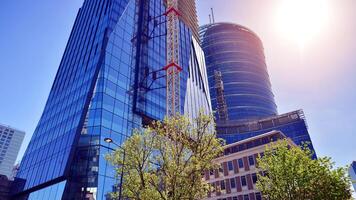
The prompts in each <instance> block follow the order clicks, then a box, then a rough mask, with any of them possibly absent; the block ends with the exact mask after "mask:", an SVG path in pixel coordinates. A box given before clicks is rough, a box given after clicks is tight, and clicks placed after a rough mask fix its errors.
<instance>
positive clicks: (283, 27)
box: [276, 0, 329, 48]
mask: <svg viewBox="0 0 356 200" xmlns="http://www.w3.org/2000/svg"><path fill="white" fill-rule="evenodd" d="M276 14H277V15H276V21H277V23H276V24H277V28H278V30H279V31H280V32H281V33H282V34H283V36H285V37H286V38H288V39H290V40H292V41H294V42H296V43H297V44H298V45H299V46H300V47H301V48H303V47H304V46H305V45H306V44H307V43H309V42H311V41H312V40H313V39H315V38H316V37H318V36H319V35H320V34H322V32H323V29H324V27H325V25H326V24H327V22H328V20H329V2H328V0H281V1H280V5H279V7H278V9H277V12H276Z"/></svg>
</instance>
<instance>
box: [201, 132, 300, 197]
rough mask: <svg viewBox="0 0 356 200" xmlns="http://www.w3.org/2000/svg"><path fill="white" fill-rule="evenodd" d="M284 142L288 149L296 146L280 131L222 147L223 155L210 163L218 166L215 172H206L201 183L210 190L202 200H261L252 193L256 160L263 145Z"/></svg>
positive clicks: (255, 178)
mask: <svg viewBox="0 0 356 200" xmlns="http://www.w3.org/2000/svg"><path fill="white" fill-rule="evenodd" d="M282 139H287V141H288V143H289V144H290V145H293V146H296V144H295V143H294V142H293V141H292V140H291V139H289V138H287V137H286V136H285V135H284V134H283V133H282V132H280V131H271V132H268V133H264V134H261V135H258V136H255V137H251V138H248V139H245V140H242V141H239V142H235V143H232V144H229V145H226V146H225V147H224V154H223V155H222V156H221V157H219V158H216V159H215V160H214V162H216V163H218V164H220V165H221V167H220V169H218V170H214V171H213V170H211V171H206V172H205V174H204V179H205V180H206V181H208V182H209V183H210V184H211V185H212V187H213V188H214V190H213V191H212V192H211V193H209V195H208V197H207V198H206V200H262V195H261V193H260V192H259V191H258V190H257V189H256V182H257V173H259V171H258V170H257V167H256V164H257V157H258V155H259V154H263V153H264V151H265V149H266V145H268V144H271V143H274V142H276V141H278V140H282Z"/></svg>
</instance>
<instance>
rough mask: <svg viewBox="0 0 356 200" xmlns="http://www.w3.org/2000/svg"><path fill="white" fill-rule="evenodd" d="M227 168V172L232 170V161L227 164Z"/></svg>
mask: <svg viewBox="0 0 356 200" xmlns="http://www.w3.org/2000/svg"><path fill="white" fill-rule="evenodd" d="M227 166H228V168H229V171H232V170H234V166H233V165H232V161H229V162H227Z"/></svg>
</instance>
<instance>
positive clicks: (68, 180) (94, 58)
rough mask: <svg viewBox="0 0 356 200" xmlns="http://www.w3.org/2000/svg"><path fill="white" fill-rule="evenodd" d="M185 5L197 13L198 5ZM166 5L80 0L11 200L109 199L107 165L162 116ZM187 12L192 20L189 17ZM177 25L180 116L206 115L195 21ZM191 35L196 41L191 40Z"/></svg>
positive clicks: (112, 180)
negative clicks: (116, 150) (117, 151)
mask: <svg viewBox="0 0 356 200" xmlns="http://www.w3.org/2000/svg"><path fill="white" fill-rule="evenodd" d="M185 3H187V4H191V5H190V6H189V5H180V7H184V6H188V7H193V8H195V1H193V0H189V1H186V2H185ZM165 11H166V7H165V1H164V0H100V1H99V0H85V1H84V4H83V6H82V8H80V10H79V12H78V15H77V18H76V20H75V23H74V27H73V30H72V32H71V35H70V38H69V41H68V44H67V47H66V50H65V52H64V55H63V58H62V61H61V63H60V66H59V69H58V72H57V74H56V77H55V81H54V83H53V86H52V89H51V92H50V94H49V97H48V100H47V103H46V106H45V109H44V111H43V114H42V116H41V119H40V121H39V123H38V125H37V127H36V130H35V132H34V134H33V136H32V139H31V141H30V144H29V146H28V148H27V150H26V152H25V155H24V157H23V159H22V162H21V165H20V169H19V171H18V173H17V177H16V179H15V185H14V187H13V189H12V191H13V197H14V199H30V200H32V199H33V200H42V199H43V200H47V199H51V200H52V199H54V200H56V199H110V195H109V193H110V192H113V191H116V190H118V188H119V187H120V182H119V181H118V180H119V179H118V178H117V177H115V171H114V170H113V167H112V166H111V165H110V164H109V163H108V162H107V161H106V160H105V158H104V157H105V155H106V154H108V153H110V152H111V151H112V150H113V149H114V148H116V147H115V146H113V145H112V144H107V143H105V142H104V141H103V140H104V138H107V137H110V138H112V139H113V140H114V141H115V143H118V144H121V143H122V142H123V141H124V140H125V139H126V138H127V137H129V136H130V135H131V133H132V129H133V128H135V127H140V126H141V125H147V124H149V123H150V122H152V120H162V119H163V118H164V116H165V113H166V90H165V87H166V80H165V71H164V70H162V68H163V67H164V66H165V64H166V24H165V21H166V19H165V18H166V17H165V15H163V13H165ZM190 12H191V13H190ZM195 12H196V11H195V9H192V10H190V11H189V12H187V11H185V12H184V13H185V15H187V14H191V15H192V16H193V18H183V17H182V18H181V19H180V23H179V26H180V33H179V34H180V37H179V38H180V53H181V56H180V63H179V64H180V66H182V68H183V71H182V73H181V76H180V78H181V83H182V84H181V92H180V93H181V102H183V103H181V112H182V113H186V114H187V115H188V116H191V117H194V116H196V114H197V112H198V111H199V109H204V110H205V112H207V113H208V112H210V110H211V106H210V95H209V90H208V85H207V73H206V69H205V64H204V54H203V51H202V50H201V48H200V45H199V44H198V42H197V41H198V38H196V37H197V36H195V35H196V34H194V33H195V32H197V31H196V30H197V29H198V27H196V23H195V21H194V20H192V19H194V17H196V13H195ZM194 36H195V37H194Z"/></svg>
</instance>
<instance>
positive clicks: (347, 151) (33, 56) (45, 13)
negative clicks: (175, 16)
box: [0, 0, 356, 166]
mask: <svg viewBox="0 0 356 200" xmlns="http://www.w3.org/2000/svg"><path fill="white" fill-rule="evenodd" d="M281 1H282V0H264V1H261V0H248V1H247V0H198V4H197V7H198V15H199V21H200V23H201V24H205V23H208V19H209V18H208V14H209V12H210V7H214V9H215V18H216V21H217V22H220V21H228V22H234V23H238V24H241V25H244V26H247V27H249V28H250V29H252V30H253V31H254V32H256V33H257V34H258V35H259V36H260V37H261V39H262V41H263V43H264V47H265V54H266V60H267V65H268V69H269V73H270V77H271V81H272V86H273V91H274V94H275V96H276V101H277V105H278V111H279V113H285V112H289V111H293V110H296V109H300V108H302V109H304V111H305V114H306V117H307V120H308V125H309V129H310V134H311V137H312V141H313V143H314V147H315V149H316V151H317V154H318V155H319V156H331V157H332V158H333V160H334V161H335V162H336V163H337V165H339V166H341V165H346V164H350V163H351V161H352V160H356V153H355V152H356V151H355V150H354V146H353V144H354V143H355V142H356V131H354V126H355V125H356V112H355V111H356V90H355V89H354V86H355V85H356V77H355V74H356V56H355V52H356V39H355V38H354V37H355V35H356V21H354V19H356V13H354V12H353V8H355V7H356V1H354V0H329V4H330V20H329V22H328V23H327V24H326V25H325V27H324V28H323V30H322V32H321V33H319V34H318V35H317V36H315V37H314V38H313V39H312V41H309V42H308V43H306V44H305V46H304V48H303V49H301V48H300V46H298V44H297V43H295V42H294V41H292V40H290V39H288V37H285V35H283V34H281V33H280V32H278V31H277V30H276V27H275V19H274V16H275V13H276V8H277V7H278V5H279V4H280V3H281ZM81 4H82V0H60V1H58V0H57V1H55V0H22V1H21V2H17V1H1V2H0V36H1V37H0V60H1V62H0V92H1V98H0V123H3V124H8V125H10V126H13V127H16V128H18V129H21V130H24V131H26V133H27V135H26V137H25V141H24V144H23V147H22V149H21V151H20V154H19V159H20V157H21V156H22V154H23V152H24V150H25V147H26V146H27V144H28V142H29V140H30V138H31V135H32V133H33V131H34V129H35V127H36V124H37V122H38V120H39V118H40V116H41V113H42V111H43V108H44V105H45V102H46V99H47V96H48V94H49V91H50V88H51V85H52V82H53V79H54V76H55V73H56V71H57V68H58V66H59V63H60V59H61V57H62V54H63V51H64V48H65V45H66V42H67V40H68V37H69V34H70V31H71V28H72V25H73V23H74V19H75V16H76V13H77V11H78V9H79V7H80V6H81Z"/></svg>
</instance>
